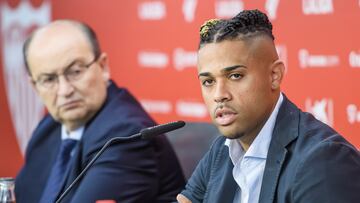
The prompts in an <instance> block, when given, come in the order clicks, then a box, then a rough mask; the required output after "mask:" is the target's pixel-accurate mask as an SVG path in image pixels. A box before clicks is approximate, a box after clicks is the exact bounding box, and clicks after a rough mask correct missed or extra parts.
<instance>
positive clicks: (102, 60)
mask: <svg viewBox="0 0 360 203" xmlns="http://www.w3.org/2000/svg"><path fill="white" fill-rule="evenodd" d="M108 62H109V61H108V57H107V54H106V53H101V55H100V56H99V61H98V63H99V65H100V67H101V69H102V75H103V78H104V80H105V81H108V80H110V70H109V65H108Z"/></svg>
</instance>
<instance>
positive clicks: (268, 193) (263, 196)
mask: <svg viewBox="0 0 360 203" xmlns="http://www.w3.org/2000/svg"><path fill="white" fill-rule="evenodd" d="M298 124H299V109H298V108H297V107H296V106H295V105H294V104H292V103H291V102H290V101H289V100H288V99H287V98H286V96H285V95H284V101H283V103H282V105H281V107H280V110H279V113H278V116H277V118H276V123H275V127H274V131H273V135H272V139H271V143H270V147H269V152H268V155H267V160H266V165H265V171H264V176H263V180H262V186H261V192H260V198H259V203H272V202H274V199H275V193H276V189H277V185H278V180H279V177H280V172H281V168H282V166H283V164H284V161H285V160H286V155H287V149H286V146H287V145H288V144H289V143H290V142H292V141H293V140H295V139H296V138H297V136H298Z"/></svg>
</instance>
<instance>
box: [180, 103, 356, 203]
mask: <svg viewBox="0 0 360 203" xmlns="http://www.w3.org/2000/svg"><path fill="white" fill-rule="evenodd" d="M224 142H225V138H224V137H219V138H218V139H217V140H215V142H214V144H213V146H212V147H211V149H210V151H209V152H208V153H207V154H206V155H205V156H204V158H203V159H202V160H201V161H200V163H199V165H198V166H197V168H196V169H195V172H194V173H193V175H192V177H191V178H190V180H189V182H188V183H187V185H186V189H185V190H184V191H182V194H183V195H185V196H186V197H188V198H189V199H190V200H192V202H193V203H196V202H219V203H227V202H229V203H230V202H231V203H232V202H233V199H234V194H235V191H236V188H237V187H238V186H237V184H236V182H235V180H234V179H233V176H232V169H233V164H232V162H231V160H230V158H229V151H228V147H227V146H224ZM259 202H260V203H272V202H278V203H331V202H334V203H355V202H360V154H359V152H358V151H357V149H355V148H354V147H353V146H352V145H351V144H349V143H348V142H347V141H346V140H345V139H344V138H343V137H342V136H340V135H339V134H338V133H337V132H335V131H334V130H333V129H331V128H330V127H328V126H327V125H325V124H323V123H322V122H320V121H318V120H316V119H315V118H314V117H313V116H312V115H310V114H308V113H304V112H302V111H301V110H299V109H298V108H297V107H296V106H295V105H294V104H293V103H291V102H290V101H289V100H288V99H287V98H286V97H284V101H283V103H282V105H281V107H280V110H279V113H278V116H277V119H276V123H275V127H274V131H273V135H272V140H271V143H270V147H269V152H268V157H267V160H266V165H265V171H264V176H263V181H262V187H261V192H260V199H259Z"/></svg>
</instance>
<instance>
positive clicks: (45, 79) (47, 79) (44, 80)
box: [39, 76, 56, 84]
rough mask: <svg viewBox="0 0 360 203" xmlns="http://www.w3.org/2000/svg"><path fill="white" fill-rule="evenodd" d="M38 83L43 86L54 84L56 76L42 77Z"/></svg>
mask: <svg viewBox="0 0 360 203" xmlns="http://www.w3.org/2000/svg"><path fill="white" fill-rule="evenodd" d="M39 81H40V83H43V84H49V83H54V82H55V81H56V76H48V77H43V78H40V80H39Z"/></svg>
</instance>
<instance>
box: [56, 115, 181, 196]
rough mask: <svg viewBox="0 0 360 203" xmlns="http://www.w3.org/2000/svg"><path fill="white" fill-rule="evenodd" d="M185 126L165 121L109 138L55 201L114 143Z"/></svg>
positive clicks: (155, 134) (152, 135) (150, 135)
mask: <svg viewBox="0 0 360 203" xmlns="http://www.w3.org/2000/svg"><path fill="white" fill-rule="evenodd" d="M184 126H185V122H184V121H174V122H170V123H165V124H161V125H156V126H153V127H149V128H145V129H142V130H141V131H140V132H139V133H136V134H134V135H131V136H130V137H114V138H111V139H110V140H108V141H107V142H106V143H105V144H104V145H103V147H102V148H101V149H100V150H99V151H98V152H97V153H96V155H95V156H94V158H92V159H91V161H90V162H89V163H88V164H87V165H86V166H85V168H84V169H83V170H82V171H81V173H80V174H79V175H78V176H77V177H76V178H75V180H74V181H73V182H72V183H71V184H70V185H69V186H68V187H67V188H66V190H65V191H64V192H63V193H62V194H61V195H60V197H59V198H58V199H57V200H56V201H55V203H60V202H61V200H63V199H64V197H65V196H66V195H67V194H68V193H69V192H70V190H71V189H72V188H73V187H74V185H75V184H76V183H77V182H79V180H80V179H81V178H82V177H83V176H84V175H85V173H86V172H87V171H88V170H89V168H90V167H91V166H92V165H93V164H94V162H95V161H96V160H97V159H98V158H99V156H100V155H101V154H102V153H103V152H104V151H105V150H106V148H108V147H109V146H110V145H111V144H113V143H119V142H123V141H125V142H127V141H132V140H136V139H140V138H142V139H151V138H153V137H155V136H157V135H160V134H164V133H167V132H170V131H173V130H176V129H179V128H182V127H184Z"/></svg>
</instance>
